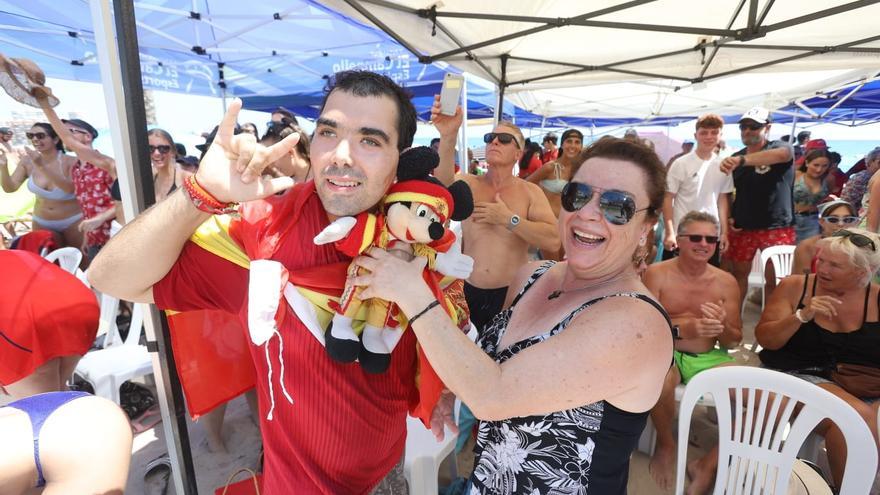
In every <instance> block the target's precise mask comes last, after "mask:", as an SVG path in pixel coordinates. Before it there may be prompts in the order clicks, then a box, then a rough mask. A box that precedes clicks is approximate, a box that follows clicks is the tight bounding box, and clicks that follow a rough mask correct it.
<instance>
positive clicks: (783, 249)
mask: <svg viewBox="0 0 880 495" xmlns="http://www.w3.org/2000/svg"><path fill="white" fill-rule="evenodd" d="M794 248H795V246H787V245H786V246H771V247H768V248H767V249H765V250H763V251H761V267H762V268H761V270H762V271H763V270H764V268H763V267H765V266H767V261H768V260H769V261H770V262H771V263H773V270H775V271H776V281H777V282H778V281H780V280H782V279H784V278H785V277H787V276H789V275H791V265H792V263H793V262H794Z"/></svg>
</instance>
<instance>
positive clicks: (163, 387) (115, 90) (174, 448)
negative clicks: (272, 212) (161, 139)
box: [90, 0, 198, 495]
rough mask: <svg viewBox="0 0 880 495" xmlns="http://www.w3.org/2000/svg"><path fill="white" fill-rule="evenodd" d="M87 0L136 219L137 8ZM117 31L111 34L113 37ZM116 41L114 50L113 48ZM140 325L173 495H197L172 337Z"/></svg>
mask: <svg viewBox="0 0 880 495" xmlns="http://www.w3.org/2000/svg"><path fill="white" fill-rule="evenodd" d="M110 3H111V1H110V0H91V1H90V4H91V10H92V16H93V18H94V22H95V26H96V46H97V49H98V52H99V53H98V56H99V59H100V60H101V61H102V63H101V78H102V80H103V81H104V83H105V88H106V89H108V90H109V91H107V93H105V99H106V101H107V105H108V110H111V111H110V112H109V113H110V115H108V118H109V119H110V125H111V128H116V129H119V131H120V132H118V133H111V134H112V139H113V145H114V154H115V155H116V156H117V158H118V161H117V165H119V167H118V171H119V182H120V189H121V193H122V199H123V206H124V210H125V216H126V218H127V219H129V220H132V219H133V218H134V216H135V215H137V214H138V213H140V212H142V211H144V210H146V209H147V208H148V207H149V206H150V205H152V204H154V203H155V202H156V201H155V191H154V189H153V180H152V179H153V177H152V172H151V170H150V166H149V163H150V162H149V158H148V156H147V153H146V150H147V144H148V141H147V119H146V110H145V108H144V91H143V86H142V81H141V69H140V54H139V51H138V38H137V23H136V19H135V12H134V9H135V6H134V4H133V3H132V2H130V1H128V0H112V4H113V12H112V13H111V10H110ZM114 27H115V34H114ZM114 41H115V44H114ZM144 324H145V327H146V336H147V340H148V343H147V345H148V347H149V348H150V350H151V355H152V359H153V371H154V375H155V377H156V387H157V391H158V394H157V395H158V402H159V406H160V410H161V413H162V430H163V432H164V434H165V441H166V445H167V448H168V454H169V457H170V462H171V466H172V470H171V472H172V479H173V482H174V487H175V491H176V493H179V494H181V495H195V494H197V493H198V487H197V484H196V476H195V468H194V464H193V458H192V450H191V447H190V442H189V431H188V429H187V423H186V408H185V406H184V399H183V391H182V388H181V385H180V380H179V378H178V375H177V367H176V365H175V361H174V352H173V350H172V348H171V335H170V332H169V328H168V322H167V321H166V320H165V317H164V314H163V313H161V312H160V311H159V310H158V309H156V307H155V306H153V305H150V306H149V311H147V312H146V313H145V318H144Z"/></svg>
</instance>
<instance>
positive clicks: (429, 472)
mask: <svg viewBox="0 0 880 495" xmlns="http://www.w3.org/2000/svg"><path fill="white" fill-rule="evenodd" d="M457 438H458V435H456V434H455V433H452V432H451V431H450V430H449V428H448V427H447V428H446V430H445V436H444V437H443V441H442V442H438V441H437V439H436V438H434V434H433V433H431V430H429V429H427V428H425V425H423V424H422V422H421V421H419V420H418V419H416V418H412V417H407V418H406V454H405V455H404V458H403V474H404V476H406V481H407V483H409V491H410V493H414V494H416V493H425V494H428V493H438V492H439V486H438V482H437V477H438V475H439V473H440V463H442V462H443V459H446V457H447V456H448V455H449V454H451V453H453V452H454V451H455V441H456V439H457ZM452 471H453V479H454V478H455V462H453V463H452Z"/></svg>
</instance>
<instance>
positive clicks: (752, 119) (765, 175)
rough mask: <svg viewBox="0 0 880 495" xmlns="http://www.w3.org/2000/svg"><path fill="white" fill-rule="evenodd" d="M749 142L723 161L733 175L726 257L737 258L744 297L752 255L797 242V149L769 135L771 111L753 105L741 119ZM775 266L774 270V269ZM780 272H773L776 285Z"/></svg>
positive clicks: (736, 268) (735, 263)
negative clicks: (795, 154) (794, 189)
mask: <svg viewBox="0 0 880 495" xmlns="http://www.w3.org/2000/svg"><path fill="white" fill-rule="evenodd" d="M739 130H740V135H741V137H742V142H743V144H745V145H746V147H745V148H743V149H741V150H739V151H737V152H736V153H734V154H733V155H731V156H730V157H728V158H725V159H724V160H723V161H722V162H721V171H722V172H724V173H731V174H732V175H733V185H734V188H735V190H736V196H735V197H734V200H733V215H732V217H733V226H732V227H731V229H730V233H729V241H730V246H729V248H728V249H727V251H726V252H725V257H726V258H727V259H729V260H731V261H732V262H733V276H734V277H736V281H737V282H738V283H739V288H740V295H741V296H742V297H745V294H746V287H747V282H748V276H749V271H750V270H751V265H752V258H753V257H754V256H755V252H756V251H757V250H758V249H762V250H763V249H766V248H768V247H770V246H778V245H784V244H790V245H794V244H795V233H794V227H793V225H794V211H793V206H792V205H793V203H792V187H793V186H794V164H793V157H794V153H793V151H792V149H791V145H789V144H788V143H786V142H783V141H770V140H769V133H770V112H769V111H768V110H767V109H766V108H762V107H754V108H752V109H750V110H749V111H748V112H746V113H745V114H744V115H743V116H742V118H741V119H740V120H739ZM772 270H773V269H772V267H771V268H770V272H772ZM775 281H776V278H775V276H774V275H773V273H770V274H769V277H768V282H767V285H766V289H767V290H772V289H773V287H775V286H776V284H775Z"/></svg>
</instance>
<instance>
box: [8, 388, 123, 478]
mask: <svg viewBox="0 0 880 495" xmlns="http://www.w3.org/2000/svg"><path fill="white" fill-rule="evenodd" d="M0 438H3V448H2V449H0V492H2V493H4V494H15V495H18V494H32V493H40V489H41V488H42V493H44V494H60V493H101V494H104V495H121V494H122V492H123V490H124V489H125V483H126V481H127V479H128V469H129V463H130V461H131V427H130V426H129V424H128V418H126V417H125V414H123V413H122V411H121V410H120V409H119V406H117V405H116V404H114V403H112V402H110V401H108V400H106V399H102V398H100V397H95V396H92V395H89V394H86V393H84V392H49V393H45V394H39V395H34V396H32V397H27V398H25V399H21V400H19V401H16V402H13V403H11V404H8V405H6V406H4V407H0Z"/></svg>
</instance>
